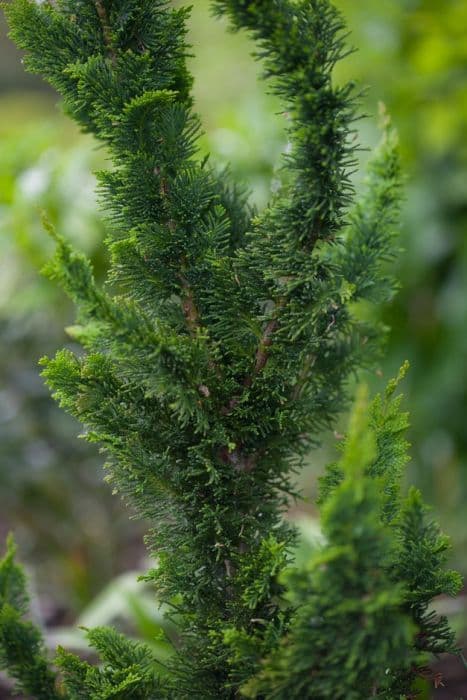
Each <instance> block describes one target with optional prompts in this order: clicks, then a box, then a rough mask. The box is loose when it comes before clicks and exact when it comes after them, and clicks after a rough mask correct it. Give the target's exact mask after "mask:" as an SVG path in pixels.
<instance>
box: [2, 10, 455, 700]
mask: <svg viewBox="0 0 467 700" xmlns="http://www.w3.org/2000/svg"><path fill="white" fill-rule="evenodd" d="M213 7H214V9H215V11H216V12H218V13H219V14H225V15H227V16H228V17H229V19H230V21H231V24H232V27H233V28H234V29H245V30H247V31H248V32H249V33H250V35H251V36H252V37H253V39H254V40H255V41H256V42H257V44H258V57H259V58H260V59H262V60H263V62H264V66H265V76H266V77H267V78H268V79H270V80H271V85H272V89H273V90H274V92H276V93H277V94H278V95H279V97H280V98H281V99H282V100H283V104H284V110H285V111H286V113H287V115H288V123H289V128H288V136H289V141H290V146H289V148H288V150H287V154H286V155H285V156H284V158H283V163H282V169H281V180H282V184H281V187H280V188H279V190H278V191H277V192H276V193H275V195H274V196H273V198H272V201H271V203H270V205H269V206H268V207H267V208H266V209H265V210H264V211H262V212H261V213H259V214H258V213H257V212H254V211H252V210H251V209H250V207H249V205H248V202H247V199H246V197H245V195H244V194H243V193H242V190H241V189H240V188H239V187H237V186H236V185H235V184H234V183H231V182H230V181H229V177H228V174H226V173H225V172H224V173H221V174H219V173H216V172H215V170H214V169H213V168H212V167H211V165H210V163H209V160H208V159H201V158H200V157H199V155H198V150H197V141H198V136H199V134H200V124H199V120H198V117H197V116H196V114H195V113H194V111H193V103H192V97H191V83H192V78H191V75H190V74H189V72H188V70H187V67H186V57H187V51H188V47H187V45H186V41H185V24H186V21H187V17H188V10H187V9H174V8H173V7H172V6H171V5H170V4H169V3H168V2H165V1H164V0H55V1H53V2H52V0H50V1H46V2H43V3H41V4H37V3H36V2H34V1H33V0H13V2H11V3H10V4H8V5H6V7H5V10H6V14H7V17H8V20H9V23H10V27H11V34H12V36H13V38H14V39H15V40H16V42H17V43H18V45H19V46H20V47H21V48H22V49H24V50H25V51H26V59H25V63H26V65H27V67H28V68H29V69H30V70H32V71H35V72H39V73H40V74H42V75H43V76H44V77H45V79H47V80H48V81H49V82H50V83H51V85H53V86H54V87H55V88H56V89H57V90H58V92H60V93H61V95H62V96H63V101H64V106H65V109H66V111H67V112H68V113H69V115H70V116H71V117H72V118H73V119H75V120H76V121H77V122H78V123H79V124H80V125H81V127H82V128H83V129H84V130H85V131H88V132H91V133H93V134H94V135H95V137H96V138H97V139H98V140H99V141H100V142H101V143H102V144H104V145H105V147H106V149H107V152H108V154H109V158H110V160H111V163H112V167H111V168H110V169H109V170H108V171H105V172H102V173H100V174H99V179H100V196H101V200H102V203H103V205H104V207H105V209H106V212H107V216H108V217H109V220H110V224H111V229H112V235H111V238H110V240H109V241H108V246H109V249H110V255H111V263H110V269H109V274H108V280H107V283H106V285H105V286H104V287H103V288H102V287H100V286H99V285H97V284H96V282H95V279H94V276H93V271H92V269H91V266H90V264H89V262H88V260H87V259H86V258H85V256H84V255H82V254H81V253H79V252H76V251H74V250H72V249H71V247H70V246H69V244H68V243H67V242H66V241H65V240H63V239H62V238H61V237H60V235H59V234H57V233H55V232H54V231H51V234H52V235H53V236H54V238H55V240H56V242H57V252H56V256H55V258H54V259H53V261H52V262H51V263H50V264H49V266H48V268H47V272H48V274H49V276H50V277H52V278H54V279H56V280H57V281H58V282H59V284H60V285H61V286H62V287H63V288H64V290H65V291H66V293H67V294H68V295H69V296H70V297H71V298H72V299H73V301H74V302H75V303H76V307H77V310H78V318H77V322H76V325H75V326H73V327H72V328H70V329H69V333H70V335H71V337H72V338H73V339H74V340H75V341H78V342H79V343H80V344H81V345H82V347H83V352H82V353H80V354H79V355H77V354H74V353H72V352H70V351H68V350H63V351H61V352H59V353H58V354H57V356H56V357H55V358H54V359H45V360H44V361H43V364H44V376H45V378H46V381H47V383H48V384H49V386H50V387H51V389H52V392H53V394H54V395H55V397H56V398H57V400H58V401H59V402H60V404H61V405H62V406H63V407H64V408H65V409H66V410H67V411H69V412H70V413H72V414H73V415H74V416H76V417H77V418H78V419H79V420H80V421H81V422H82V424H83V425H84V426H85V436H86V438H87V439H88V440H90V441H91V442H96V443H98V444H99V445H101V447H102V448H103V450H104V451H105V453H106V454H107V457H108V461H107V473H108V476H107V478H108V481H109V482H110V483H111V485H112V487H113V489H114V490H115V492H117V493H120V494H121V495H122V497H123V498H124V499H125V500H126V501H128V502H129V503H131V504H132V506H133V507H135V508H136V510H137V511H138V512H139V514H140V515H141V516H142V517H143V518H145V519H147V520H148V521H149V522H150V524H151V528H152V529H151V531H150V533H149V534H148V537H147V544H148V547H149V550H150V552H151V554H152V555H153V556H154V559H155V562H156V565H155V568H154V570H152V571H150V572H149V573H148V574H147V577H146V578H147V579H148V580H150V581H152V582H154V584H155V586H156V587H157V591H158V595H159V597H160V599H161V600H163V601H164V602H166V603H167V605H168V606H169V607H170V610H171V613H170V615H171V617H172V618H173V620H174V621H175V622H176V623H177V625H178V628H179V630H180V632H179V637H178V638H177V640H176V641H175V642H174V654H173V656H172V658H171V660H170V661H169V664H168V667H167V665H166V666H165V667H164V668H162V664H161V663H159V662H158V660H157V659H156V658H154V655H153V653H152V651H151V650H150V649H149V648H146V647H145V646H144V645H141V644H136V643H134V642H132V641H129V640H127V639H125V638H124V637H122V636H120V635H118V634H117V633H116V632H114V631H112V630H108V629H98V630H93V631H90V632H89V641H90V644H91V646H92V647H93V648H94V649H95V650H96V651H97V653H98V654H99V656H100V658H101V660H102V665H101V666H100V667H93V666H91V665H89V664H88V663H87V662H84V661H81V660H80V659H79V658H77V657H75V656H73V655H70V654H68V653H66V652H65V651H60V652H59V655H58V659H57V660H56V666H57V667H58V669H59V671H60V673H59V680H57V681H56V682H55V681H54V675H53V672H52V671H51V670H49V667H48V665H47V662H46V660H45V657H44V655H43V654H42V651H41V642H40V635H39V633H38V632H37V630H35V628H34V627H32V626H31V625H30V623H25V622H23V620H22V614H23V613H24V612H25V611H26V603H25V592H24V581H23V579H22V575H21V573H20V570H19V569H18V568H17V567H16V565H15V564H14V562H13V559H12V553H11V551H10V553H9V554H8V555H7V558H6V559H5V560H4V563H3V565H2V569H1V571H0V592H2V591H3V590H6V591H7V592H6V594H4V593H2V596H3V597H2V599H1V603H2V607H1V611H2V612H1V615H2V617H1V618H0V619H1V623H0V632H1V635H2V636H1V637H0V649H1V650H2V651H1V656H0V660H1V662H2V666H3V667H5V668H8V670H9V671H10V673H11V675H12V676H13V677H14V678H16V679H17V680H18V687H19V688H20V689H24V690H25V691H26V692H28V693H30V694H31V695H32V696H33V697H37V698H45V697H47V698H54V697H62V698H70V699H73V700H74V699H78V698H83V700H84V698H86V699H88V698H92V699H96V700H102V699H103V698H122V699H135V700H136V699H140V698H141V699H143V698H144V699H149V698H151V699H154V700H155V699H157V698H177V699H178V698H189V697H197V698H200V699H203V698H205V699H206V700H207V699H208V698H213V699H214V698H236V697H240V696H242V695H246V696H249V697H257V698H288V697H297V698H308V697H309V698H312V697H313V698H338V697H342V698H344V697H345V698H361V699H362V700H363V699H364V698H368V697H370V696H376V697H384V698H399V697H409V695H410V693H411V688H412V685H413V680H414V678H415V677H416V676H417V675H420V674H422V675H423V673H427V671H426V672H425V671H424V670H423V668H422V666H420V664H421V663H422V661H421V657H422V656H423V654H424V653H425V652H434V653H439V652H441V651H447V650H452V648H453V639H452V635H451V633H450V632H449V629H448V627H447V625H446V623H445V621H439V620H438V618H437V617H436V616H434V615H433V614H432V613H431V612H430V611H429V608H428V606H429V603H430V601H431V599H432V598H433V596H435V595H438V594H439V593H440V592H443V591H444V592H448V593H454V592H455V590H456V589H457V586H458V580H457V577H456V576H455V575H454V574H451V573H445V572H444V569H443V566H444V558H443V551H444V549H445V547H446V542H445V540H444V539H442V538H441V536H440V535H439V533H438V531H437V529H436V528H435V526H433V525H431V524H427V523H426V522H425V519H424V513H423V507H422V505H421V503H420V499H419V496H417V495H416V494H412V495H411V496H410V497H409V500H408V501H407V502H406V501H404V500H403V499H401V496H400V493H399V480H400V476H401V472H402V467H403V464H404V462H405V443H404V441H403V438H402V437H401V433H402V431H403V429H404V428H405V424H406V418H405V417H404V416H400V415H399V410H398V404H397V401H396V402H395V403H394V402H393V400H392V398H391V392H392V391H393V387H392V388H391V389H390V390H389V394H388V395H387V396H386V398H385V399H379V400H377V401H376V402H375V403H374V404H372V407H371V410H370V419H369V425H367V424H366V422H365V418H364V415H365V409H364V406H363V404H364V402H363V400H361V401H360V403H359V404H358V407H357V412H356V414H355V417H354V421H353V424H352V427H351V430H350V433H349V437H348V440H347V442H346V446H345V449H344V457H343V459H342V461H341V463H340V464H339V465H334V466H333V467H331V468H330V469H329V470H328V473H327V475H326V477H325V478H324V481H323V488H322V500H323V502H324V511H323V527H324V531H325V534H326V537H327V544H326V545H325V546H324V548H323V550H322V551H321V552H320V553H319V554H318V555H317V557H316V558H315V559H314V560H313V562H312V563H311V565H310V568H309V570H307V571H305V572H301V571H296V570H293V569H292V572H291V573H289V575H288V577H287V576H286V577H285V576H284V571H285V570H289V569H290V564H291V559H292V551H293V544H294V539H295V533H294V531H293V529H292V528H291V527H290V526H289V525H288V524H287V523H286V522H285V521H284V519H283V513H284V509H285V508H286V506H287V503H288V499H289V498H290V495H291V494H293V492H294V487H293V473H294V471H295V470H296V469H297V468H298V467H299V466H300V463H301V461H302V459H303V456H304V455H305V454H307V453H308V451H309V448H310V446H312V445H313V444H315V443H316V441H317V437H318V434H319V432H320V431H321V430H322V429H323V428H325V427H329V426H330V425H331V424H332V421H333V419H334V418H335V417H336V415H337V414H338V413H339V412H340V411H342V409H343V408H344V407H345V405H346V399H347V396H346V382H347V379H348V377H349V374H350V373H351V372H354V371H355V370H356V369H357V368H358V367H361V366H363V365H365V364H367V363H369V362H370V361H371V360H372V358H373V356H374V353H375V351H376V350H377V347H378V340H379V338H380V336H381V332H382V331H381V329H380V328H377V327H375V326H374V325H372V324H371V323H368V322H364V321H362V320H361V319H362V318H364V317H365V316H368V313H367V312H366V311H365V313H363V312H362V307H365V308H366V306H367V305H368V304H371V303H374V302H380V301H381V300H386V299H388V298H390V297H391V294H392V293H393V289H394V283H393V281H392V280H391V279H390V278H388V276H387V273H386V272H385V263H386V262H387V260H390V259H392V258H393V257H394V256H395V253H396V249H395V241H394V237H395V235H396V233H397V215H398V201H399V197H400V173H399V163H398V157H397V149H396V139H395V137H394V135H393V134H392V132H391V131H390V130H389V129H388V127H387V125H386V129H385V136H384V139H383V142H382V145H381V147H380V148H379V150H378V151H377V153H376V154H375V156H374V159H373V161H372V164H371V166H370V169H369V176H368V182H367V189H366V192H365V194H364V195H363V199H362V200H361V201H360V202H357V203H355V204H354V203H353V191H352V185H351V181H350V174H351V170H352V168H353V167H354V161H355V153H356V146H355V138H354V136H355V134H354V130H353V123H354V120H355V118H356V108H357V107H356V100H355V95H354V87H353V85H351V84H345V85H342V86H339V85H335V84H334V81H333V78H332V75H333V68H334V66H335V64H336V62H337V61H339V60H340V59H342V58H343V57H344V56H346V55H347V53H348V51H347V49H346V45H345V34H344V26H343V23H342V20H341V17H340V16H339V14H338V13H337V12H336V10H335V9H334V8H333V7H332V5H331V4H330V3H329V2H328V0H274V2H271V0H267V1H266V0H252V1H249V2H246V1H245V0H217V1H216V2H213ZM49 228H50V227H49ZM10 579H11V580H13V581H14V586H13V588H12V589H11V590H13V591H16V592H14V593H13V597H12V594H11V593H10V586H9V584H8V581H9V580H10ZM287 591H288V592H287ZM54 683H55V684H54Z"/></svg>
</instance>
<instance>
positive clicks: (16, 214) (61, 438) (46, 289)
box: [0, 0, 467, 697]
mask: <svg viewBox="0 0 467 700" xmlns="http://www.w3.org/2000/svg"><path fill="white" fill-rule="evenodd" d="M208 4H209V3H208V1H207V0H198V1H197V2H196V6H195V8H194V10H193V20H192V26H191V42H192V44H193V54H194V57H193V58H192V59H191V62H192V67H193V70H194V73H195V76H196V83H195V92H196V102H197V108H198V110H199V112H200V113H201V115H202V118H203V122H204V126H205V130H206V133H205V136H204V137H203V144H202V147H203V149H204V150H205V151H209V152H210V153H211V154H212V158H213V160H214V161H215V162H218V163H219V164H220V165H222V164H224V163H225V162H226V161H230V163H231V165H232V171H233V173H234V175H235V176H236V177H237V178H238V179H240V180H243V181H245V182H246V183H247V184H248V186H249V187H250V189H251V191H252V198H253V199H254V201H255V202H256V203H257V205H258V206H262V205H263V204H264V203H265V201H267V198H268V193H269V192H270V189H271V186H272V185H273V183H274V177H275V176H274V168H275V167H276V166H277V164H278V161H279V156H280V153H281V151H282V150H283V148H284V145H285V143H284V134H283V126H284V123H283V122H284V120H283V117H282V116H281V115H280V107H279V106H278V105H277V104H276V103H275V102H274V100H273V99H272V98H271V97H269V96H267V94H266V92H265V88H264V85H263V84H261V83H259V82H258V72H259V69H258V67H257V66H256V65H255V64H254V62H253V60H252V59H251V57H250V55H249V54H250V51H251V46H250V45H249V44H248V42H247V40H246V39H245V37H243V36H234V35H232V34H228V33H226V31H225V29H226V28H225V26H223V23H222V22H220V21H215V20H214V19H212V18H211V17H210V16H209V11H208ZM338 4H339V5H340V6H341V9H342V11H343V13H344V15H345V17H346V19H347V20H348V24H349V27H350V30H351V42H352V43H353V44H354V45H355V46H356V47H358V53H356V54H354V55H353V56H351V57H350V58H348V59H347V60H346V62H345V64H343V65H342V66H341V67H340V68H339V71H338V77H339V79H340V80H342V79H345V78H355V79H357V81H358V82H359V83H360V84H361V85H362V86H363V87H365V88H367V90H366V92H365V96H364V98H363V111H365V112H366V113H367V114H368V115H369V117H368V118H366V119H364V120H362V122H361V123H360V134H361V142H362V144H363V145H364V146H367V147H372V146H373V145H374V144H375V143H376V141H377V139H378V133H377V128H376V124H377V109H378V108H377V104H378V101H379V100H382V101H384V102H385V103H386V105H387V108H388V110H389V112H390V113H391V114H392V117H393V121H394V123H395V125H396V126H397V128H398V130H399V132H400V140H401V149H402V155H403V160H404V168H405V171H406V174H407V186H406V201H405V205H404V230H403V236H402V246H403V248H404V249H405V252H404V254H403V255H402V256H401V258H400V261H399V262H398V264H397V276H398V278H399V280H400V285H401V291H400V293H399V295H398V297H397V298H396V300H395V301H394V302H393V303H392V304H391V305H390V307H389V308H384V309H381V315H382V316H383V318H384V319H385V321H386V322H387V324H388V325H389V326H390V327H391V333H390V336H389V340H388V345H387V352H386V359H385V360H384V362H383V364H382V366H381V372H382V374H383V377H384V378H387V377H389V376H390V375H391V374H392V373H394V372H395V371H396V370H397V368H398V366H399V365H400V364H401V363H402V361H403V360H405V359H409V360H410V361H411V366H412V369H411V372H410V376H409V378H408V380H407V381H406V384H405V391H406V394H407V403H408V406H409V408H410V411H411V415H412V430H411V441H412V444H413V447H412V455H413V462H412V465H411V466H410V469H409V473H408V480H410V481H411V482H414V483H416V484H417V485H418V486H420V488H421V489H422V491H423V494H424V496H425V498H426V500H427V501H428V502H429V503H431V504H432V505H433V507H434V510H435V512H436V514H437V516H438V517H439V518H440V520H441V523H442V525H443V527H444V529H445V530H446V531H447V532H449V534H450V535H451V537H452V539H453V543H454V549H453V563H454V564H455V565H456V566H458V567H460V569H461V570H462V571H463V572H464V573H467V517H466V512H467V430H466V428H465V420H466V417H467V274H466V273H467V138H466V137H467V2H466V1H465V0H443V2H440V0H379V1H378V2H374V1H373V0H352V2H349V1H348V0H347V1H345V0H338ZM5 31H6V30H5V26H4V24H3V20H2V25H1V35H0V142H1V145H0V148H1V150H0V153H1V155H0V250H1V261H2V263H1V265H2V267H1V275H0V334H1V342H0V366H1V367H0V378H1V379H0V381H1V384H0V444H1V455H0V457H1V458H0V535H3V534H4V533H5V532H6V531H7V530H8V529H14V530H15V532H16V533H17V537H18V539H19V541H20V545H21V551H22V556H23V559H25V560H26V561H27V562H28V563H29V565H30V568H31V572H32V573H33V579H34V581H35V585H36V586H37V590H38V591H39V593H40V600H41V606H42V611H43V613H42V614H43V616H44V617H45V620H46V622H48V623H50V624H65V623H68V622H70V621H71V620H73V619H74V617H75V616H76V615H77V614H79V613H80V612H82V611H83V609H84V608H86V606H88V605H89V604H90V601H92V600H93V599H94V598H95V596H96V595H97V593H98V592H99V591H101V589H102V588H103V587H104V585H105V584H106V582H108V581H109V580H111V579H112V578H113V577H115V576H117V575H118V574H119V573H122V572H123V571H126V570H128V569H129V568H132V567H140V566H142V565H143V561H142V559H143V558H144V549H143V547H142V544H141V533H142V531H143V530H144V527H143V526H142V525H141V524H138V523H136V522H133V523H130V524H129V523H128V520H127V518H128V514H127V513H126V512H123V511H122V508H121V506H120V504H119V503H118V502H117V501H116V500H115V499H113V498H112V497H111V496H110V494H109V492H108V490H107V488H106V487H105V486H103V485H102V484H101V481H102V466H101V463H102V458H101V457H100V456H99V455H98V454H97V451H96V449H95V448H90V447H89V446H86V445H85V444H84V443H83V442H82V441H80V440H78V439H77V438H76V434H77V433H78V432H79V428H78V426H77V424H75V423H74V421H72V420H71V419H68V418H67V417H66V416H65V415H64V414H63V413H62V412H61V411H60V410H58V409H57V408H56V407H55V405H54V403H53V402H52V400H51V399H50V398H49V397H48V394H47V392H46V391H45V389H44V387H43V385H42V381H41V379H40V377H39V372H38V369H37V361H38V359H39V357H40V356H41V355H43V354H46V353H53V352H54V350H55V349H56V348H57V347H60V346H62V345H63V344H70V341H69V339H67V337H66V335H65V333H64V330H63V328H64V326H66V325H67V324H69V323H70V322H71V321H72V318H73V314H72V310H71V309H70V306H69V305H68V303H67V301H66V300H65V298H64V297H63V295H62V294H61V293H60V292H58V291H57V290H56V289H55V288H54V287H53V286H52V285H51V284H50V283H49V282H47V281H46V280H45V279H44V278H42V277H40V275H39V273H38V270H39V269H40V267H41V265H42V264H43V263H44V261H45V260H46V259H47V257H48V256H49V254H50V249H51V244H50V242H49V241H48V239H47V236H46V234H45V233H44V231H43V229H42V227H41V224H40V215H39V212H40V210H42V209H45V210H46V211H47V213H48V216H49V217H50V218H51V219H52V220H53V221H54V223H55V224H56V225H57V227H58V229H59V230H60V231H61V233H63V234H64V235H66V236H68V237H69V238H71V239H72V240H73V241H74V242H75V243H76V245H78V246H79V247H80V248H82V249H84V250H86V252H87V253H88V254H89V255H90V256H91V257H92V258H93V260H94V262H95V265H96V269H97V271H98V274H100V273H102V271H103V269H104V268H105V264H106V260H105V253H104V251H103V247H102V240H103V238H104V237H105V224H104V223H103V222H102V218H101V216H100V214H99V211H98V204H97V203H96V197H95V194H94V191H93V188H94V178H93V176H92V171H93V170H95V169H96V168H99V167H102V166H103V165H105V153H104V152H103V151H102V150H99V149H97V148H96V145H95V144H94V143H93V142H92V140H91V139H90V138H89V137H86V136H83V135H81V134H79V133H78V132H77V131H76V130H75V128H74V126H73V125H72V124H71V123H70V122H69V121H68V120H67V119H65V118H64V117H63V116H61V114H60V110H59V109H58V108H57V107H56V101H57V99H56V97H55V96H54V95H53V94H52V92H51V91H50V90H48V89H47V88H45V87H44V86H43V85H42V84H41V82H40V81H39V80H38V79H36V78H33V77H31V76H27V75H26V74H24V72H23V69H22V66H21V63H20V57H19V55H18V54H17V53H16V51H15V50H14V47H13V46H12V44H11V43H10V42H9V40H8V39H7V38H6V34H5ZM366 158H367V154H365V153H364V154H363V157H362V160H363V161H365V159H366ZM359 177H360V176H359ZM359 177H358V178H357V180H356V185H357V188H358V186H359V181H360V180H359ZM378 374H380V373H378ZM370 379H371V382H372V384H374V387H375V388H378V387H381V386H382V382H383V381H384V379H381V378H379V377H377V376H376V375H375V377H372V378H370ZM331 442H332V440H331V439H330V438H329V436H327V437H326V436H325V445H326V448H325V449H323V450H321V451H319V452H318V453H317V454H315V455H314V456H312V457H311V458H310V464H309V467H308V468H307V469H306V470H305V472H304V474H303V475H302V477H301V482H302V486H303V489H304V494H305V495H306V496H307V497H308V498H309V499H310V502H311V499H312V497H313V494H314V492H315V484H316V476H317V474H318V473H319V472H320V471H321V469H322V465H323V460H324V459H325V458H326V457H327V456H329V452H330V451H331V450H332V447H330V444H331ZM306 508H307V509H308V511H309V512H310V510H312V508H311V506H310V505H308V506H307V507H306ZM437 697H438V696H437ZM439 697H441V696H439ZM446 697H447V696H446Z"/></svg>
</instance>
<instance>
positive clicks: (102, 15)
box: [94, 0, 117, 64]
mask: <svg viewBox="0 0 467 700" xmlns="http://www.w3.org/2000/svg"><path fill="white" fill-rule="evenodd" d="M94 2H95V5H96V11H97V15H98V17H99V20H100V23H101V26H102V36H103V37H104V44H105V45H106V47H107V50H108V53H109V56H110V59H111V61H112V63H113V64H115V63H116V61H117V54H116V53H115V49H114V47H113V43H112V31H111V29H110V24H109V18H108V16H107V11H106V9H105V7H104V3H103V2H102V0H94Z"/></svg>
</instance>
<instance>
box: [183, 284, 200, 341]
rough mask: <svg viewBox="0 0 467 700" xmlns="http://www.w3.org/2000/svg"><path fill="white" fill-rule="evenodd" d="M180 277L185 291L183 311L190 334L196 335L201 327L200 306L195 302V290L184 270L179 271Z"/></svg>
mask: <svg viewBox="0 0 467 700" xmlns="http://www.w3.org/2000/svg"><path fill="white" fill-rule="evenodd" d="M178 278H179V280H180V282H181V284H182V289H183V291H184V293H185V296H184V298H182V309H183V313H184V315H185V319H186V322H187V325H188V328H189V331H190V334H191V335H192V336H194V335H196V333H197V332H198V330H199V327H200V318H199V311H198V307H197V306H196V303H195V298H194V295H193V290H192V288H191V286H190V283H189V282H188V280H187V278H186V277H185V275H184V274H183V272H180V273H179V275H178Z"/></svg>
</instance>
